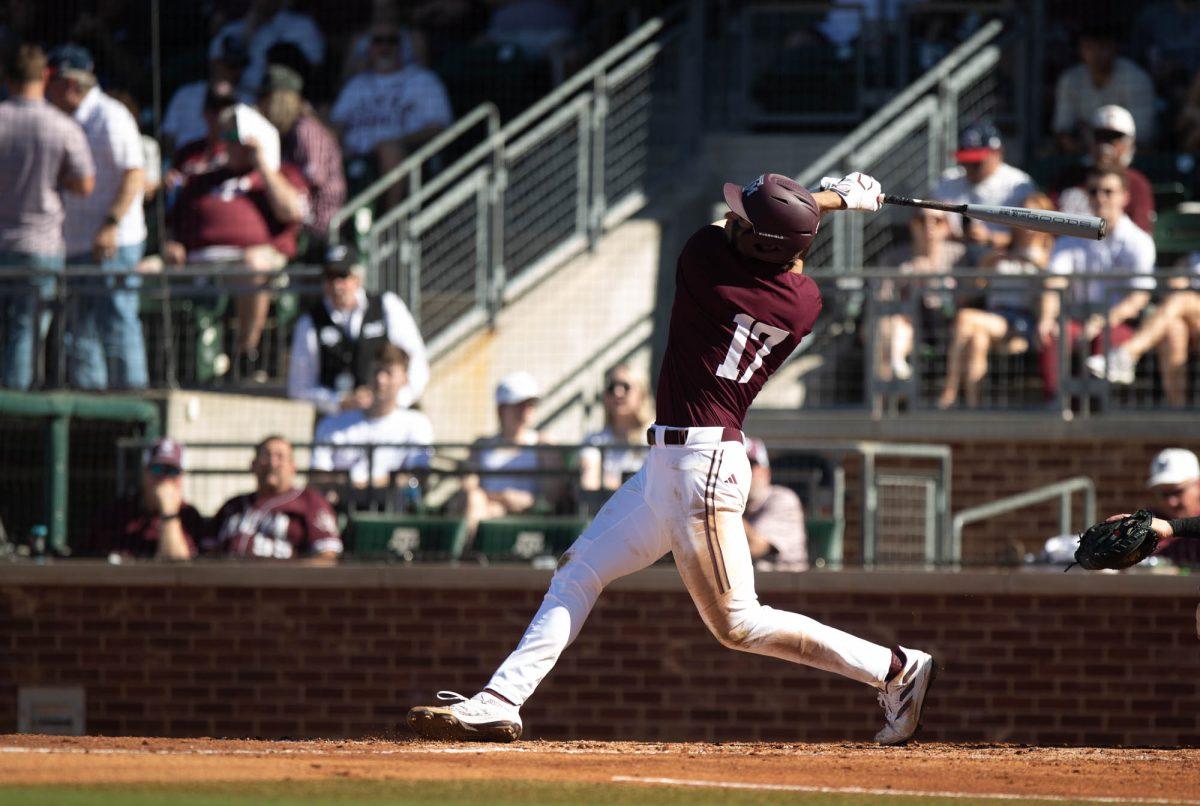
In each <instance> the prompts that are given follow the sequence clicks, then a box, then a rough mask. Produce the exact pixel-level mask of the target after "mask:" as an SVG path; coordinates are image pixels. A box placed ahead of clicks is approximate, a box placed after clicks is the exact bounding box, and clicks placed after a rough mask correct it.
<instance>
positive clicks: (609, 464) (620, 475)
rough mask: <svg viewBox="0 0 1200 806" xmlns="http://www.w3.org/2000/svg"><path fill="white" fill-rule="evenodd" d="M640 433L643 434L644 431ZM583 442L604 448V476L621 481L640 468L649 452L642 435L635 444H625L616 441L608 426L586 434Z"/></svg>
mask: <svg viewBox="0 0 1200 806" xmlns="http://www.w3.org/2000/svg"><path fill="white" fill-rule="evenodd" d="M642 433H643V434H644V433H645V432H642ZM583 444H584V445H590V446H593V447H597V448H604V449H605V450H604V451H603V454H604V463H603V471H602V472H603V473H604V476H605V477H606V478H607V477H613V478H617V479H620V480H622V481H624V480H625V479H626V478H627V477H629V476H632V475H633V474H634V473H636V472H638V471H639V470H641V469H642V465H643V464H645V462H646V456H648V455H649V452H650V451H649V448H647V447H646V442H645V437H644V436H643V438H642V441H641V442H639V443H638V444H637V445H626V444H625V443H624V442H621V443H618V442H617V436H616V434H614V433H613V430H612V429H611V428H609V427H608V426H605V427H604V428H602V429H600V430H599V431H593V432H592V433H590V434H588V435H587V436H586V437H584V438H583ZM614 446H615V447H614Z"/></svg>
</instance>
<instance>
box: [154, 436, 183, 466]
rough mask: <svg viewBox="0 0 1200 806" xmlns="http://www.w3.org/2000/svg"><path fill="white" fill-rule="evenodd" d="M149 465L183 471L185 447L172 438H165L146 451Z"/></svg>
mask: <svg viewBox="0 0 1200 806" xmlns="http://www.w3.org/2000/svg"><path fill="white" fill-rule="evenodd" d="M146 464H147V465H169V466H170V467H177V468H179V469H180V470H182V469H183V445H182V444H181V443H179V442H178V441H176V440H173V439H171V438H170V437H163V438H162V439H160V440H159V441H158V442H155V443H154V445H153V446H151V448H150V450H148V451H146Z"/></svg>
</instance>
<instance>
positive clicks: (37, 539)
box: [29, 523, 49, 565]
mask: <svg viewBox="0 0 1200 806" xmlns="http://www.w3.org/2000/svg"><path fill="white" fill-rule="evenodd" d="M48 534H49V530H48V529H47V528H46V525H45V524H43V523H36V524H34V525H33V526H31V527H30V528H29V552H30V554H32V555H33V559H34V562H36V563H38V564H39V565H40V564H42V563H44V562H46V538H47V535H48Z"/></svg>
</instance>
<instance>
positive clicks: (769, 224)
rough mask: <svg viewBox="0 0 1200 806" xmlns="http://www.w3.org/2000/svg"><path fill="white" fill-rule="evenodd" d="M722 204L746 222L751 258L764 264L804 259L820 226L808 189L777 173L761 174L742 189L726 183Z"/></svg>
mask: <svg viewBox="0 0 1200 806" xmlns="http://www.w3.org/2000/svg"><path fill="white" fill-rule="evenodd" d="M725 203H726V204H728V205H729V209H730V210H733V212H735V213H737V214H738V215H739V216H741V217H742V218H744V219H746V220H747V221H749V222H750V226H751V228H752V229H753V230H754V235H753V236H752V246H751V248H752V249H753V250H754V255H753V256H754V257H757V258H758V259H759V260H763V261H766V262H768V263H786V262H788V261H789V260H791V259H792V258H793V257H794V256H797V255H798V256H799V257H804V255H805V254H806V253H807V252H808V247H809V245H810V244H812V241H813V238H815V237H817V228H818V227H820V225H821V210H820V208H819V207H817V203H816V201H815V200H814V199H813V197H812V194H811V193H809V192H808V189H807V188H805V187H803V186H802V185H800V184H798V183H796V182H793V181H792V180H791V179H788V178H787V177H786V176H780V175H779V174H763V175H762V176H760V177H758V178H757V179H755V180H754V181H753V182H751V183H750V184H748V185H746V186H745V187H742V186H740V185H735V184H733V183H732V182H730V183H728V184H726V185H725Z"/></svg>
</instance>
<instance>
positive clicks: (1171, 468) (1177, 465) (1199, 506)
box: [1146, 448, 1200, 568]
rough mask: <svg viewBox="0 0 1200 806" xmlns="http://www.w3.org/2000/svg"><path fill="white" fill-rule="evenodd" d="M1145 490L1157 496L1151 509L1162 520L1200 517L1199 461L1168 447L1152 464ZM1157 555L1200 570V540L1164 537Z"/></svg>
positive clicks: (1188, 453) (1192, 454)
mask: <svg viewBox="0 0 1200 806" xmlns="http://www.w3.org/2000/svg"><path fill="white" fill-rule="evenodd" d="M1146 488H1147V489H1148V490H1150V492H1151V494H1152V495H1153V496H1154V504H1153V505H1151V507H1150V510H1151V511H1152V512H1153V513H1154V514H1155V516H1156V517H1159V518H1162V519H1163V520H1177V519H1180V518H1195V517H1197V516H1200V461H1198V460H1197V459H1196V454H1194V453H1192V452H1191V451H1189V450H1187V449H1185V448H1167V449H1165V450H1162V451H1160V452H1159V453H1158V455H1157V456H1155V457H1154V459H1153V460H1152V461H1151V462H1150V477H1149V478H1148V479H1147V480H1146ZM1154 553H1155V554H1156V555H1157V556H1159V557H1165V558H1166V559H1168V560H1170V561H1171V562H1173V563H1175V564H1176V565H1178V566H1182V567H1185V568H1200V540H1189V539H1187V538H1183V537H1169V538H1165V539H1164V540H1162V542H1160V543H1159V544H1158V548H1157V549H1155V551H1154Z"/></svg>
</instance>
